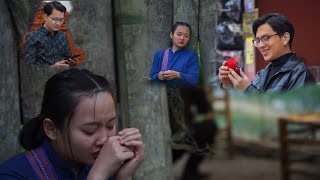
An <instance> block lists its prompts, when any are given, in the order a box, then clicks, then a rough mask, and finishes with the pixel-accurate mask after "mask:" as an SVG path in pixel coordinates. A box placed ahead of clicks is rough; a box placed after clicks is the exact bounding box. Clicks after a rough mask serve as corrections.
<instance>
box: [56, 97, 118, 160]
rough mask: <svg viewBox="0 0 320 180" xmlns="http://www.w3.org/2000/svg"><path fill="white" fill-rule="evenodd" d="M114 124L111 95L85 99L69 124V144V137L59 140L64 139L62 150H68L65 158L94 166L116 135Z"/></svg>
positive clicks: (114, 117)
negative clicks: (103, 147) (107, 143)
mask: <svg viewBox="0 0 320 180" xmlns="http://www.w3.org/2000/svg"><path fill="white" fill-rule="evenodd" d="M115 122H116V110H115V106H114V101H113V98H112V96H111V94H110V93H108V92H101V93H98V94H97V95H93V96H92V97H82V99H81V101H80V103H79V104H78V106H77V107H76V109H75V113H74V115H73V116H72V118H71V120H70V124H69V135H70V136H69V138H70V141H69V142H68V135H67V133H65V135H64V136H63V135H62V136H60V137H61V138H63V139H64V141H63V142H64V143H63V144H62V143H60V146H64V147H62V148H64V149H67V150H68V153H67V154H65V156H67V158H68V159H73V160H74V161H76V162H77V163H81V164H82V163H84V164H93V163H94V161H95V159H96V158H97V157H98V154H99V152H100V150H101V148H102V146H103V145H104V143H105V142H106V140H107V139H108V138H109V137H110V136H114V135H115V134H116V123H115ZM67 127H68V126H67ZM65 132H68V131H65ZM61 141H62V140H60V142H61ZM57 142H58V141H57ZM69 143H70V147H71V149H72V154H71V151H70V148H69ZM65 146H67V147H65ZM60 150H62V151H63V149H60ZM72 155H73V156H72Z"/></svg>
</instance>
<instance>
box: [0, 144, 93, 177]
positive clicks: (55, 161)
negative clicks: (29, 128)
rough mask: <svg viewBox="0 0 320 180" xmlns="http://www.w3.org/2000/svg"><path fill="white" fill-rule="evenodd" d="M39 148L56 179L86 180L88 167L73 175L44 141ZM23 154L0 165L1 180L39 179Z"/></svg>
mask: <svg viewBox="0 0 320 180" xmlns="http://www.w3.org/2000/svg"><path fill="white" fill-rule="evenodd" d="M41 147H42V148H43V150H44V152H45V153H46V155H47V157H48V159H49V161H50V163H51V167H52V169H53V171H54V172H55V174H56V176H57V178H58V179H78V180H84V179H87V175H88V173H89V171H90V167H89V166H84V167H83V168H82V169H81V170H80V171H79V173H78V174H74V173H73V171H72V170H71V168H70V167H68V166H67V164H66V162H65V161H64V160H63V159H61V158H60V156H59V155H58V154H57V153H56V152H55V151H54V149H53V148H52V147H51V145H50V144H49V142H48V141H47V140H45V141H44V143H43V145H42V146H41ZM25 154H26V153H21V154H18V155H16V156H14V157H12V158H11V159H9V160H7V161H5V162H4V163H3V164H1V165H0V179H1V180H17V179H21V180H22V179H24V180H26V179H30V180H34V179H39V178H38V176H37V175H36V173H35V172H34V170H33V168H32V167H31V165H30V163H29V161H28V159H27V158H26V155H25Z"/></svg>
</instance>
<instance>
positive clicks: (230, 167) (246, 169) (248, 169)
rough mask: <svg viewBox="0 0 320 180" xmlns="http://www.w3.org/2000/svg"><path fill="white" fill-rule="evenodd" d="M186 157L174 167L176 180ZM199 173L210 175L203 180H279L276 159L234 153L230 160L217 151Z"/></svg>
mask: <svg viewBox="0 0 320 180" xmlns="http://www.w3.org/2000/svg"><path fill="white" fill-rule="evenodd" d="M188 157H189V155H188V154H186V155H185V156H183V157H182V158H181V159H180V160H179V162H178V163H176V164H175V165H174V175H175V179H176V180H178V179H179V176H180V173H181V171H182V168H183V167H184V165H185V162H186V160H187V159H188ZM319 170H320V168H319ZM200 171H201V172H203V173H205V174H209V175H210V176H209V177H207V178H205V180H237V179H239V180H281V175H280V163H279V160H278V159H274V158H273V159H271V158H263V157H253V156H249V155H243V154H239V153H235V155H234V157H233V158H231V159H230V158H229V157H228V156H227V155H226V154H225V153H224V152H222V150H219V151H218V152H217V154H216V155H215V156H214V157H212V158H207V159H205V160H204V161H203V162H202V164H201V165H200ZM316 179H317V180H319V179H320V177H310V176H303V175H299V174H293V175H292V176H291V180H316Z"/></svg>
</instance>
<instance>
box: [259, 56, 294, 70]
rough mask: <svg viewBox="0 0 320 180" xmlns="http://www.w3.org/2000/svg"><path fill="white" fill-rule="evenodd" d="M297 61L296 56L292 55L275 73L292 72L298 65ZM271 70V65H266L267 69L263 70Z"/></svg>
mask: <svg viewBox="0 0 320 180" xmlns="http://www.w3.org/2000/svg"><path fill="white" fill-rule="evenodd" d="M299 62H300V61H299V59H298V57H297V56H296V54H295V53H293V54H292V55H291V57H290V58H289V59H288V61H287V62H285V63H284V65H283V66H282V67H281V69H280V70H279V71H278V72H277V73H279V72H286V71H290V70H292V69H293V68H294V67H295V66H296V65H297V64H298V63H299ZM270 68H271V63H269V64H268V65H267V67H266V68H265V70H269V69H270Z"/></svg>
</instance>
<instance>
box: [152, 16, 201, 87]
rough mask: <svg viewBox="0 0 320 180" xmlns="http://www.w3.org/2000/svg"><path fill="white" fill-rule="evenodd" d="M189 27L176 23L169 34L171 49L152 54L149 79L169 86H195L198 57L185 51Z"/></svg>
mask: <svg viewBox="0 0 320 180" xmlns="http://www.w3.org/2000/svg"><path fill="white" fill-rule="evenodd" d="M190 36H191V26H190V25H189V24H187V23H185V22H176V23H175V24H174V25H173V27H172V29H171V32H170V37H171V39H172V47H170V48H168V49H166V50H161V51H158V52H156V53H155V54H154V57H153V63H152V67H151V71H150V78H151V80H152V81H155V82H163V83H165V84H167V85H169V86H174V87H181V86H197V83H198V79H199V61H198V55H197V54H196V53H194V52H192V51H189V50H187V49H186V48H185V47H186V46H187V44H188V42H189V40H190Z"/></svg>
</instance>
